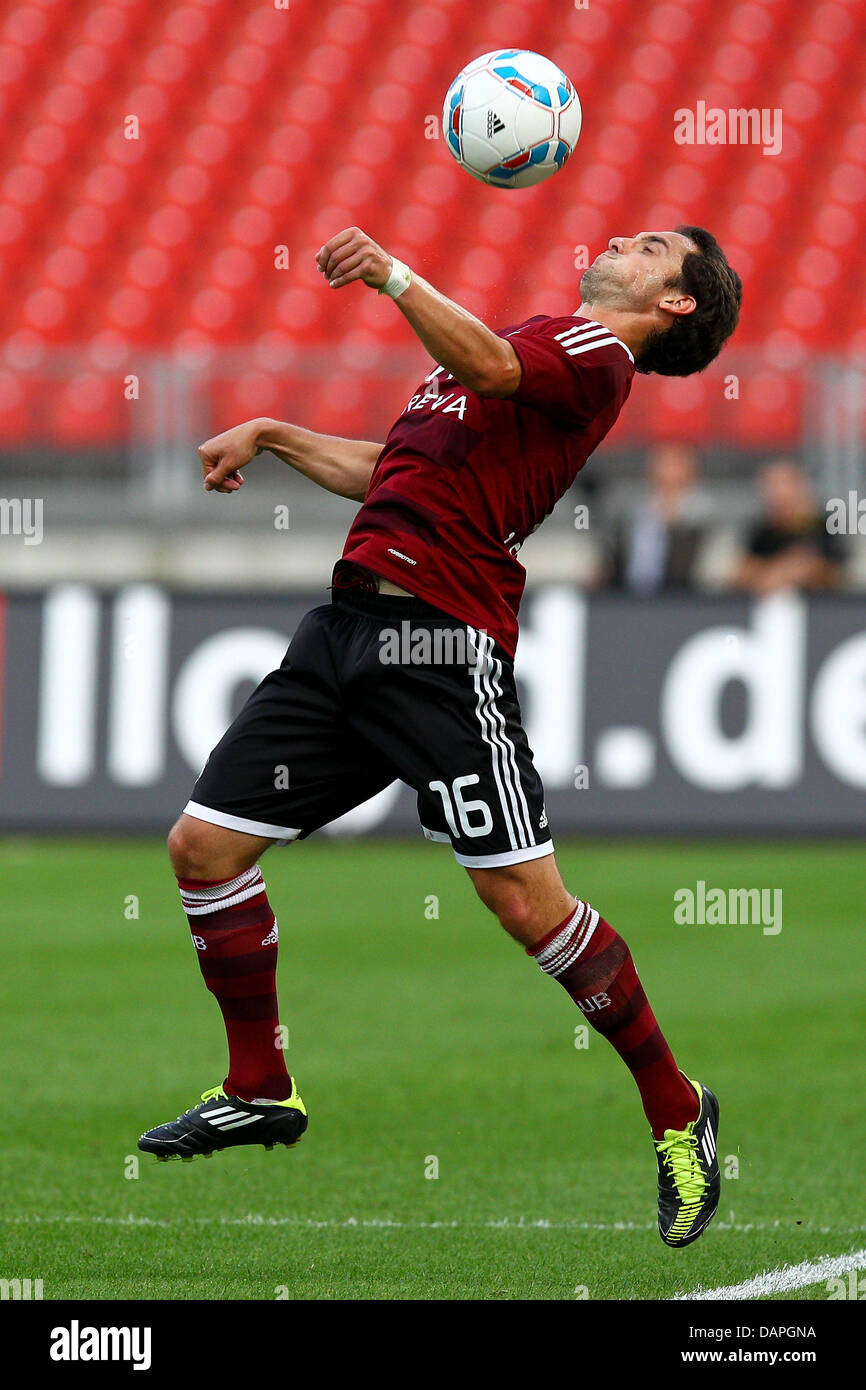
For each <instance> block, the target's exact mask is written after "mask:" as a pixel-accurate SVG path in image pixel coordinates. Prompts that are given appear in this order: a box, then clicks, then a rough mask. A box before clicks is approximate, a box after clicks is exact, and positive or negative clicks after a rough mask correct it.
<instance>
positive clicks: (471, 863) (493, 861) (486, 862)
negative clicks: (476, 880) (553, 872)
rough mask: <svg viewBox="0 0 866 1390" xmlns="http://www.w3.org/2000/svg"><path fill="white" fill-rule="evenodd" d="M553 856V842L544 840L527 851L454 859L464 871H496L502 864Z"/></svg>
mask: <svg viewBox="0 0 866 1390" xmlns="http://www.w3.org/2000/svg"><path fill="white" fill-rule="evenodd" d="M547 854H553V841H552V840H545V842H544V844H543V845H530V846H529V848H528V849H506V850H503V852H502V854H480V855H478V856H477V857H476V858H473V857H472V855H470V854H458V853H457V851H456V849H455V851H454V858H455V859H456V860H457V863H458V864H462V865H463V867H464V869H498V868H500V867H501V865H503V864H525V863H526V861H527V860H528V859H543V858H544V857H545V855H547Z"/></svg>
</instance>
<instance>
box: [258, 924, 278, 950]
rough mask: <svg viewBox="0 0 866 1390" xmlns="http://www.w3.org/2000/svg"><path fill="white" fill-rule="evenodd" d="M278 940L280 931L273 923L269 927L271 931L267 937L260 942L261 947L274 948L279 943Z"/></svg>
mask: <svg viewBox="0 0 866 1390" xmlns="http://www.w3.org/2000/svg"><path fill="white" fill-rule="evenodd" d="M279 939H280V929H279V927H278V926H277V924H276V922H274V925H273V926H272V927H271V930H270V931H269V932H268V934H267V936H266V937H265V939H264V941H263V942H262V945H263V946H276V944H277V942H278V941H279Z"/></svg>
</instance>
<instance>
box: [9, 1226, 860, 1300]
mask: <svg viewBox="0 0 866 1390" xmlns="http://www.w3.org/2000/svg"><path fill="white" fill-rule="evenodd" d="M2 1225H5V1226H50V1225H55V1226H56V1225H61V1226H63V1225H65V1226H131V1227H137V1226H141V1227H145V1228H146V1227H151V1226H152V1227H156V1228H165V1227H172V1226H276V1227H279V1226H295V1227H299V1228H301V1229H304V1230H315V1231H321V1230H333V1231H339V1230H353V1229H360V1228H362V1227H363V1228H366V1229H369V1230H410V1231H455V1230H464V1231H465V1230H472V1231H481V1230H490V1231H604V1232H607V1233H613V1234H615V1233H617V1232H620V1233H621V1232H629V1231H655V1229H656V1223H655V1222H654V1221H646V1222H640V1221H548V1220H546V1219H545V1218H543V1217H541V1218H537V1219H533V1220H527V1219H525V1218H522V1217H521V1218H519V1219H514V1218H512V1217H502V1218H500V1219H497V1220H489V1221H395V1220H392V1219H391V1218H389V1217H375V1216H374V1217H356V1216H350V1217H347V1218H346V1219H345V1220H344V1221H338V1220H336V1219H334V1218H329V1219H325V1220H316V1219H315V1218H314V1217H311V1216H262V1215H259V1214H257V1213H255V1212H249V1213H248V1214H247V1215H246V1216H180V1217H156V1216H135V1215H133V1214H131V1213H130V1214H129V1215H128V1216H103V1215H100V1214H99V1213H94V1214H90V1215H88V1214H82V1213H78V1212H72V1213H69V1214H65V1213H62V1212H61V1213H55V1214H53V1215H45V1216H43V1215H39V1214H38V1213H35V1212H34V1213H24V1214H22V1215H19V1216H2V1215H0V1226H2ZM712 1230H713V1231H735V1232H737V1233H743V1232H748V1231H780V1230H785V1231H788V1232H789V1233H790V1234H795V1232H793V1231H791V1228H790V1227H789V1226H788V1225H787V1224H786V1225H783V1224H782V1222H780V1221H744V1222H734V1221H715V1222H714V1223H713V1226H712ZM801 1230H803V1228H801ZM863 1231H866V1225H860V1226H815V1227H810V1228H808V1231H803V1233H804V1234H810V1235H837V1236H839V1235H847V1234H859V1233H861V1232H863ZM861 1253H863V1254H864V1263H866V1252H861ZM852 1258H853V1257H852ZM798 1268H799V1266H798ZM813 1282H814V1281H813ZM681 1296H683V1295H681ZM687 1296H688V1297H698V1296H700V1297H703V1298H711V1297H721V1296H722V1295H721V1294H703V1293H700V1294H691V1295H687Z"/></svg>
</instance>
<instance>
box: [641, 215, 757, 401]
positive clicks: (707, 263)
mask: <svg viewBox="0 0 866 1390" xmlns="http://www.w3.org/2000/svg"><path fill="white" fill-rule="evenodd" d="M675 230H676V231H677V232H679V233H680V235H681V236H685V237H688V238H689V240H690V241H693V242H694V243H695V245H696V246H697V247H698V250H697V251H687V252H686V254H685V256H684V257H683V263H682V266H681V267H680V271H679V274H678V275H675V276H674V277H673V278H672V279H670V280H668V282H667V285H668V286H669V287H670V288H671V289H678V290H682V291H683V293H684V294H690V295H692V297H693V298H694V299H695V301H696V306H697V307H696V308H695V309H694V311H693V312H692V313H691V314H681V315H678V316H677V317H675V318H674V319H673V322H672V323H671V326H670V328H659V329H655V330H654V331H653V332H652V333H651V334H650V335H649V337H648V338H647V340H646V342H645V343H644V346H643V350H642V352H641V354H640V357H639V358H638V360H637V362H636V363H635V366H636V369H637V370H638V371H639V372H658V373H659V375H660V376H691V375H692V373H693V372H702V371H703V370H704V367H707V366H709V364H710V363H711V362H712V360H713V358H714V357H717V356H718V355H719V353H720V352H721V350H722V347H723V346H724V344H725V343H726V342H727V340H728V338H730V336H731V334H732V333H733V331H734V329H735V328H736V326H737V320H738V319H739V317H740V302H741V300H742V295H743V283H742V281H741V279H740V277H739V275H738V274H737V272H736V271H735V270H732V269H731V267H730V266H729V265H728V262H727V260H726V259H725V253H724V251H723V250H722V248H721V246H720V245H719V243H718V242H717V241H716V238H715V237H714V236H713V235H712V233H711V232H708V231H705V229H704V228H703V227H677V228H675Z"/></svg>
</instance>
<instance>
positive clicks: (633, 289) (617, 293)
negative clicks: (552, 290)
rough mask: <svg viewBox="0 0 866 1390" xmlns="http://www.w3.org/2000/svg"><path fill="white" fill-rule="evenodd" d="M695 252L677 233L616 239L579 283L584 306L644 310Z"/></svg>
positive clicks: (690, 243)
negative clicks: (684, 260) (686, 256)
mask: <svg viewBox="0 0 866 1390" xmlns="http://www.w3.org/2000/svg"><path fill="white" fill-rule="evenodd" d="M696 249H697V248H696V247H695V246H694V245H693V244H692V242H691V241H689V239H688V237H684V236H683V235H682V234H681V233H680V232H639V233H638V235H637V236H632V237H629V236H615V237H611V239H610V241H609V242H608V248H607V250H606V251H602V253H601V255H600V256H596V258H595V260H594V261H593V263H592V265H591V266H590V267H589V268H588V269H587V270H585V271H584V273H583V275H582V276H581V280H580V293H581V297H582V299H583V301H584V303H586V304H607V305H611V306H616V307H617V308H628V309H636V310H641V309H646V308H649V307H650V305H651V304H652V303H653V302H654V301H655V300H656V299H657V298H658V296H659V295H660V294H661V293H662V291H663V290H664V288H665V286H666V285H667V284H668V283H669V282H670V281H671V280H672V279H675V278H676V276H677V275H678V274H679V270H680V266H681V265H682V262H683V257H684V256H685V254H686V253H687V252H688V251H694V250H696Z"/></svg>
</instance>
